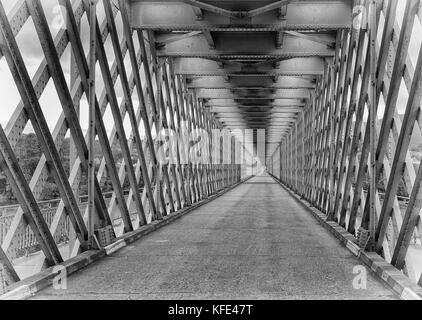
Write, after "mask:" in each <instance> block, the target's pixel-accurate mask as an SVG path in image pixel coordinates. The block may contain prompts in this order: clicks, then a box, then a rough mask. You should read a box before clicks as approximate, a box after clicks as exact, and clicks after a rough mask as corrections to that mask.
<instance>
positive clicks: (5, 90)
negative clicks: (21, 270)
mask: <svg viewBox="0 0 422 320" xmlns="http://www.w3.org/2000/svg"><path fill="white" fill-rule="evenodd" d="M0 1H1V3H2V4H3V6H4V8H5V10H6V12H7V13H9V12H10V11H11V10H12V8H13V6H14V5H15V4H16V0H0ZM41 3H42V5H43V8H44V12H45V14H46V17H47V20H48V22H49V25H50V30H51V32H52V34H53V37H54V36H55V35H56V34H57V32H58V31H59V29H60V27H61V26H62V23H61V21H63V20H62V18H61V15H60V7H59V6H58V1H57V0H43V1H41ZM398 3H399V4H398V14H397V18H398V23H399V24H400V23H401V22H402V20H403V13H404V9H405V3H406V1H399V2H398ZM99 4H100V5H99V8H98V12H99V20H100V21H102V19H103V18H104V14H103V9H102V7H101V6H102V4H101V1H100V2H99ZM119 18H120V16H119ZM381 23H382V21H381ZM116 24H117V27H118V29H119V33H120V30H121V20H119V19H116ZM380 29H382V28H380ZM87 31H88V24H87V22H86V19H85V18H84V19H83V24H82V32H81V34H82V38H83V44H84V48H85V53H86V54H87V47H88V38H87V37H88V34H89V33H88V32H87ZM421 34H422V27H421V25H420V23H419V20H418V19H415V27H414V30H413V33H412V38H411V43H410V51H409V53H410V57H411V60H412V63H413V64H414V65H415V64H416V60H417V56H418V53H419V49H420V46H421V39H422V36H420V35H421ZM17 42H18V46H19V48H20V50H21V53H22V56H23V59H24V61H25V64H26V67H27V69H28V72H29V74H30V76H31V77H32V76H33V75H34V74H35V72H36V70H37V68H38V66H39V64H40V62H41V61H42V59H43V52H42V49H41V46H40V45H39V41H38V37H37V34H36V32H35V28H34V26H33V23H32V21H31V19H29V20H28V21H27V23H26V24H25V26H24V27H23V29H22V30H21V32H20V33H19V35H18V37H17ZM105 46H106V51H107V56H108V58H109V64H110V65H111V62H112V61H114V54H113V53H112V47H111V43H110V41H107V42H106V44H105ZM61 63H62V67H63V71H64V73H65V76H66V79H67V81H68V83H69V82H70V73H69V72H70V48H69V47H68V48H67V49H66V51H65V53H64V55H63V56H62V58H61ZM125 63H126V60H125ZM127 65H128V64H127ZM129 69H130V68H129ZM130 73H131V71H130V70H128V74H130ZM97 78H98V79H99V81H98V83H97V84H98V86H97V93H99V92H101V91H102V88H103V84H102V80H101V73H100V71H99V68H98V67H97ZM118 82H119V81H118ZM116 93H117V97H118V101H119V103H120V102H121V101H122V98H123V93H122V89H121V85H120V83H119V84H118V85H117V86H116ZM98 96H99V95H98ZM0 97H1V100H0V106H1V117H0V124H1V125H2V126H3V127H5V126H6V124H7V123H8V121H9V119H10V117H11V115H12V113H13V111H14V109H15V108H16V106H17V104H18V102H19V100H20V99H19V93H18V91H17V89H16V86H15V84H14V81H13V79H12V76H11V74H10V71H9V69H8V66H7V63H6V62H5V59H4V58H1V59H0ZM406 103H407V90H406V88H405V87H404V85H402V88H401V90H400V95H399V102H398V110H399V113H403V112H404V109H405V107H406ZM134 104H135V106H137V99H134ZM40 105H41V107H42V109H43V110H44V114H45V116H46V120H47V123H48V125H49V126H50V129H51V130H53V128H54V125H55V123H56V122H57V119H58V118H59V116H60V113H61V112H62V108H61V105H60V102H59V100H58V97H57V94H56V93H55V88H54V84H53V82H52V80H50V82H49V84H48V86H47V88H46V90H45V91H44V93H43V95H42V96H41V99H40ZM384 108H385V107H384V102H383V101H382V100H381V102H380V106H379V112H378V114H379V117H382V114H383V111H384ZM87 109H88V106H87V102H86V99H85V96H84V98H83V101H82V105H81V110H83V112H81V127H82V129H83V131H86V130H87V127H88V112H87ZM366 116H367V114H366V115H365V117H366ZM104 122H105V125H106V128H107V130H108V131H109V132H110V131H111V129H112V127H113V118H112V115H111V112H110V108H108V111H107V112H106V114H105V116H104ZM125 128H126V130H127V132H130V130H129V128H130V125H129V122H128V119H127V118H126V119H125ZM31 130H32V128H31V126H30V125H28V126H27V128H26V129H25V131H26V132H29V131H31Z"/></svg>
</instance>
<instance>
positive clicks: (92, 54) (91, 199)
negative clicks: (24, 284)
mask: <svg viewBox="0 0 422 320" xmlns="http://www.w3.org/2000/svg"><path fill="white" fill-rule="evenodd" d="M96 8H97V0H90V1H89V9H90V10H89V13H90V14H89V25H90V38H89V40H90V42H89V43H90V48H89V49H90V51H89V146H88V148H89V150H88V153H89V166H88V247H89V249H91V250H92V249H94V214H95V186H94V181H95V163H94V162H95V147H94V145H95V64H96V46H97V42H96V38H97V37H96Z"/></svg>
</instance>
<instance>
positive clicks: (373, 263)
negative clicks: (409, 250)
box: [270, 174, 422, 300]
mask: <svg viewBox="0 0 422 320" xmlns="http://www.w3.org/2000/svg"><path fill="white" fill-rule="evenodd" d="M270 175H271V174H270ZM271 176H272V177H273V179H274V180H275V181H276V182H277V183H278V184H279V185H280V186H281V187H282V188H283V189H284V190H286V191H287V192H288V193H289V194H290V195H291V196H292V198H293V199H294V200H295V201H296V202H298V203H299V204H300V205H301V206H302V207H303V208H305V209H306V210H307V211H309V212H310V213H311V214H312V215H313V216H314V217H315V218H316V220H317V221H318V222H319V224H321V225H322V226H323V227H324V228H325V229H326V230H328V231H330V232H331V233H332V234H333V235H334V236H335V237H336V238H337V239H338V240H339V241H340V243H341V244H342V245H343V246H345V247H346V248H347V249H348V250H349V251H350V252H351V253H352V254H353V255H354V256H355V257H357V258H358V259H359V260H360V261H361V262H363V263H364V264H365V265H366V266H367V267H368V268H369V269H371V271H372V272H373V273H374V274H375V275H376V276H377V278H379V279H380V280H381V281H382V282H383V283H384V284H386V285H387V286H388V287H390V288H391V289H392V290H393V291H394V292H395V293H397V294H398V296H399V297H400V299H401V300H422V287H420V286H419V285H417V284H414V283H413V282H411V281H410V280H409V278H407V277H406V276H405V275H404V274H403V273H402V272H401V271H400V270H398V269H397V268H395V267H394V266H393V265H391V264H390V263H388V262H387V261H385V260H384V259H383V258H382V257H381V256H380V255H378V254H376V253H374V252H366V251H363V250H362V249H361V248H360V247H359V246H358V245H357V244H356V238H355V237H354V236H353V235H352V234H351V233H349V232H347V231H346V230H345V229H344V228H342V227H341V226H340V225H339V224H337V223H336V222H334V221H327V216H326V215H325V214H324V213H322V212H321V211H319V210H318V209H316V208H314V207H313V206H312V205H311V204H310V203H309V202H307V201H306V200H303V199H301V198H300V197H299V196H298V195H297V194H295V193H294V192H293V191H291V190H290V189H289V188H288V187H287V186H285V185H284V184H283V183H282V182H280V180H278V179H277V178H276V177H275V176H273V175H271Z"/></svg>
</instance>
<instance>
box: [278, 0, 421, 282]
mask: <svg viewBox="0 0 422 320" xmlns="http://www.w3.org/2000/svg"><path fill="white" fill-rule="evenodd" d="M370 2H371V1H362V2H360V1H357V2H356V3H355V4H356V5H358V4H361V5H363V6H364V8H365V10H367V12H370V7H369V6H370ZM376 3H377V12H376V19H377V23H371V21H369V19H368V22H367V24H364V25H362V27H361V28H351V29H350V30H342V31H340V32H339V33H338V37H337V52H336V56H335V58H334V59H333V60H332V61H331V60H329V61H328V60H327V61H326V66H325V72H324V76H323V77H320V78H319V80H318V84H317V89H316V90H315V92H314V93H313V95H312V98H311V100H310V102H309V103H308V104H307V106H306V107H305V108H304V110H303V111H302V112H301V114H300V116H299V118H298V120H297V121H296V125H295V126H294V127H293V128H292V129H291V130H290V132H289V133H288V134H287V135H285V136H284V138H283V142H282V143H281V145H280V146H279V148H278V149H277V151H276V152H275V154H274V155H273V157H272V165H271V166H270V167H272V172H273V173H274V175H276V176H277V178H279V179H280V180H281V181H282V182H283V183H284V184H285V185H286V186H288V187H289V188H290V189H292V190H293V191H294V192H295V193H297V194H298V195H300V196H302V197H303V198H304V199H306V200H307V201H309V202H310V203H311V204H312V205H313V206H315V207H316V208H318V209H320V210H321V211H323V212H324V213H326V214H327V216H328V218H329V219H332V220H335V221H337V222H338V223H339V224H340V225H341V226H342V227H344V228H346V229H347V230H348V231H349V232H350V233H352V234H356V232H357V230H358V229H359V228H360V227H363V228H365V229H368V224H369V192H368V182H369V180H370V168H369V163H370V153H371V150H370V121H369V118H368V113H369V106H370V103H371V73H370V72H371V70H370V67H371V58H375V59H374V61H375V63H376V65H375V66H376V92H375V94H376V95H375V96H374V97H375V100H374V101H376V106H375V107H376V108H377V110H378V117H376V123H375V128H376V151H375V152H376V153H375V155H376V176H377V192H376V195H375V208H376V218H377V224H376V250H377V251H378V253H379V254H380V255H382V256H383V257H384V258H385V259H386V260H387V261H388V262H391V264H392V265H394V266H395V267H397V268H398V269H399V270H403V272H404V273H405V274H406V275H407V276H408V277H409V278H410V279H411V280H413V281H414V282H419V284H421V280H420V279H418V278H417V276H416V275H419V274H420V271H421V270H415V269H414V267H416V265H414V263H413V258H414V257H413V256H412V255H411V254H409V246H410V244H411V241H412V239H415V238H419V237H420V234H421V231H422V230H421V223H420V210H421V204H422V190H421V184H420V181H421V179H422V168H421V167H420V166H419V161H418V162H416V163H415V161H414V160H412V152H413V151H412V150H411V148H410V144H411V140H412V139H413V138H412V136H415V134H418V135H420V129H421V125H422V124H421V117H420V115H421V113H420V107H421V99H422V76H421V72H420V70H421V67H422V51H419V47H420V44H419V47H418V53H417V56H416V57H412V56H411V52H410V49H409V48H410V43H411V42H412V41H415V40H417V39H415V38H417V37H420V34H416V33H415V31H414V30H417V29H415V24H418V25H419V26H420V24H421V22H422V12H421V3H420V1H418V0H409V1H403V2H402V1H394V0H390V1H377V2H376ZM399 6H403V7H402V11H404V12H403V13H402V15H403V17H404V18H400V17H399V13H398V12H399V9H398V7H399ZM371 31H374V32H375V34H376V35H377V40H376V50H375V57H374V56H371V38H370V34H371ZM412 58H415V59H413V60H412ZM414 61H416V65H415V64H414ZM403 96H405V97H406V103H405V105H403V104H401V101H402V99H399V98H400V97H403ZM278 158H280V159H281V160H280V161H279V160H278ZM270 161H271V160H270ZM275 166H278V167H277V170H279V171H280V174H278V171H277V170H275V169H274V167H275ZM403 190H404V191H403Z"/></svg>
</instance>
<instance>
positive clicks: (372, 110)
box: [368, 0, 377, 250]
mask: <svg viewBox="0 0 422 320" xmlns="http://www.w3.org/2000/svg"><path fill="white" fill-rule="evenodd" d="M370 5H371V6H370V20H369V21H370V22H369V24H368V25H369V28H370V40H371V49H370V50H371V51H370V65H371V67H370V71H371V93H370V103H369V117H370V119H369V121H370V152H371V159H370V161H371V170H370V190H369V195H370V198H369V210H370V213H369V232H370V237H371V239H370V243H369V245H368V249H369V250H372V249H373V247H374V243H375V232H376V222H375V219H376V216H375V192H376V187H377V185H376V155H375V148H376V141H375V140H376V132H375V130H376V128H375V120H376V118H375V117H376V116H377V115H376V103H377V75H376V68H377V59H376V51H375V50H376V40H377V31H376V23H377V18H376V12H377V3H376V0H371V3H370Z"/></svg>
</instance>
